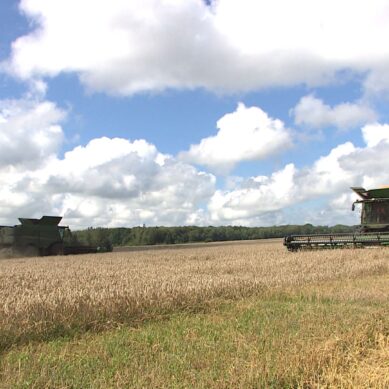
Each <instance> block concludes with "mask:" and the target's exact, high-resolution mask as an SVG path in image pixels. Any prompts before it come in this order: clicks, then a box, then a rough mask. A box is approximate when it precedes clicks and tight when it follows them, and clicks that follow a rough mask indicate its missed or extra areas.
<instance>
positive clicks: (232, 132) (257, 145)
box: [180, 103, 292, 172]
mask: <svg viewBox="0 0 389 389" xmlns="http://www.w3.org/2000/svg"><path fill="white" fill-rule="evenodd" d="M217 128H218V129H219V131H218V133H217V134H216V135H215V136H211V137H208V138H204V139H202V140H201V142H200V143H199V144H197V145H191V147H190V149H189V151H187V152H184V153H181V155H180V157H181V158H182V159H183V160H185V161H189V162H194V163H197V164H200V165H205V166H208V167H210V168H211V169H214V170H215V171H218V172H227V171H229V170H230V169H232V168H233V167H234V166H235V165H236V164H237V163H239V162H242V161H250V160H258V159H264V158H267V157H269V156H271V155H273V154H275V153H278V152H281V151H284V150H286V149H288V148H289V147H291V144H292V141H291V136H290V132H289V130H288V129H286V128H285V126H284V123H283V122H282V121H281V120H278V119H272V118H270V117H269V116H268V115H267V114H266V112H264V111H262V110H261V109H260V108H258V107H250V108H247V107H245V106H244V104H242V103H240V104H239V105H238V108H237V110H236V111H235V112H233V113H229V114H226V115H225V116H223V117H222V118H221V119H219V120H218V122H217Z"/></svg>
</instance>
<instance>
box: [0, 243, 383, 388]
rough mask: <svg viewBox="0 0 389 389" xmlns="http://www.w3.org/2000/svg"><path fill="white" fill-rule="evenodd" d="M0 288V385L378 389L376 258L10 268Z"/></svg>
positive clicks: (379, 261) (247, 257)
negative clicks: (80, 281) (338, 388)
mask: <svg viewBox="0 0 389 389" xmlns="http://www.w3.org/2000/svg"><path fill="white" fill-rule="evenodd" d="M53 265H55V266H53ZM123 267H124V268H123ZM80 268H81V269H82V270H83V272H82V273H80ZM58 269H61V271H58ZM7 272H8V277H7V278H6V273H7ZM135 275H136V276H137V277H134V276H135ZM74 278H76V279H77V280H80V278H82V279H83V280H84V284H80V283H79V282H78V283H77V282H74V280H73V279H74ZM131 280H132V283H131ZM0 281H7V285H6V286H7V287H5V286H4V283H2V284H1V285H3V287H1V286H0V288H2V289H0V298H1V300H0V301H3V302H4V304H3V305H2V306H1V305H0V307H1V308H0V309H1V312H0V335H1V336H2V337H1V338H0V339H1V340H2V343H1V347H2V348H1V353H2V354H1V361H0V387H4V388H9V387H16V388H17V387H19V388H31V387H32V388H34V387H35V388H43V387H47V388H106V387H123V388H126V387H131V388H192V387H193V388H266V387H274V388H279V387H285V388H288V387H306V388H309V387H312V388H314V387H315V388H316V387H344V388H352V387H361V388H364V387H365V388H386V387H389V378H388V377H389V250H387V249H386V250H385V249H377V250H357V251H354V250H343V251H326V252H320V253H309V252H306V253H298V254H290V253H285V252H284V251H283V250H282V247H279V246H278V245H277V244H275V245H274V244H268V245H267V244H261V245H254V246H253V245H248V246H237V247H235V248H234V247H232V248H231V246H230V247H228V248H227V247H226V249H225V250H224V249H223V248H220V247H219V248H210V249H201V250H198V251H196V250H179V251H174V250H172V251H170V250H163V251H159V252H153V253H128V254H126V257H121V256H115V255H114V254H106V255H104V256H100V257H95V258H92V257H88V256H84V257H82V258H80V257H78V258H69V259H63V258H55V259H37V260H33V261H32V262H27V261H24V260H13V261H5V262H4V261H3V262H0ZM89 283H92V284H93V285H94V286H96V285H97V286H99V287H100V288H99V289H97V290H94V288H93V287H92V286H91V285H89ZM11 284H12V285H11ZM10 286H12V287H13V289H9V287H10ZM104 288H105V289H104ZM113 291H115V293H114V292H113ZM92 293H94V294H92ZM60 297H62V299H60ZM77 297H78V298H77ZM97 297H100V299H97ZM29 298H30V300H29ZM81 301H83V304H81V303H80V302H81ZM55 302H57V304H54V303H55ZM0 304H1V303H0ZM17 308H20V309H19V310H18V309H17ZM23 312H24V314H25V315H24V317H23V315H22V313H23Z"/></svg>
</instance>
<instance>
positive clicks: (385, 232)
mask: <svg viewBox="0 0 389 389" xmlns="http://www.w3.org/2000/svg"><path fill="white" fill-rule="evenodd" d="M351 189H352V190H353V191H354V192H355V193H356V194H357V195H358V196H359V198H360V199H359V200H357V201H355V202H354V203H353V205H352V210H353V211H354V210H355V205H356V204H360V205H361V206H362V210H361V224H360V226H359V228H358V230H357V231H356V232H354V233H345V234H321V235H320V234H318V235H289V236H286V237H285V238H284V245H285V246H286V247H287V249H288V250H289V251H298V250H314V249H336V248H347V247H349V248H363V247H370V246H389V187H385V188H380V189H371V190H365V189H364V188H361V187H352V188H351Z"/></svg>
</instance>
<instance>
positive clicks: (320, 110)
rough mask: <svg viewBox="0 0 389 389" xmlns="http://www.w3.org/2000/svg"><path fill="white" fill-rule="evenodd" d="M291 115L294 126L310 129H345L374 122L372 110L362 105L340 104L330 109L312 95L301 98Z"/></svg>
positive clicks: (374, 117)
mask: <svg viewBox="0 0 389 389" xmlns="http://www.w3.org/2000/svg"><path fill="white" fill-rule="evenodd" d="M292 113H293V115H294V122H295V124H297V125H303V126H306V127H311V128H325V127H336V128H339V129H347V128H353V127H358V126H360V125H363V124H365V123H367V122H372V121H375V120H376V114H375V112H374V110H372V109H371V108H370V107H368V106H367V105H365V104H363V103H354V104H352V103H342V104H338V105H336V106H333V107H330V106H329V105H326V104H324V103H323V101H322V100H320V99H318V98H316V97H314V96H312V95H308V96H304V97H302V98H301V100H300V101H299V102H298V104H297V105H296V107H295V108H294V109H293V110H292Z"/></svg>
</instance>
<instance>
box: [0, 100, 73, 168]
mask: <svg viewBox="0 0 389 389" xmlns="http://www.w3.org/2000/svg"><path fill="white" fill-rule="evenodd" d="M65 116H66V113H65V112H64V111H63V110H61V109H60V108H58V107H57V106H56V105H55V104H54V103H51V102H48V101H44V102H37V101H34V100H28V99H23V100H1V101H0V169H1V168H4V167H9V166H20V165H23V166H29V167H31V166H34V165H36V164H39V163H42V161H43V160H45V159H46V158H47V157H49V156H50V155H52V154H55V153H56V152H57V149H58V147H59V145H60V144H61V143H62V140H63V131H62V128H61V126H60V125H59V123H60V122H61V120H63V119H64V118H65Z"/></svg>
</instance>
